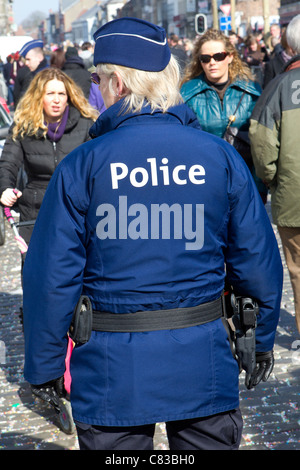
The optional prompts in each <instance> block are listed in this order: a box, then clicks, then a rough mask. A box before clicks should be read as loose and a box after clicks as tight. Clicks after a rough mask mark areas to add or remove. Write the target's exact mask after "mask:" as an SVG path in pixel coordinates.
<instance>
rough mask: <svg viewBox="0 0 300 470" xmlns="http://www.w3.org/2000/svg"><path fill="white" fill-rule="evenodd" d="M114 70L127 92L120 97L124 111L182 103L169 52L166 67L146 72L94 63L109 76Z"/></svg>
mask: <svg viewBox="0 0 300 470" xmlns="http://www.w3.org/2000/svg"><path fill="white" fill-rule="evenodd" d="M115 72H118V73H119V75H120V76H121V78H122V81H123V84H124V86H125V87H126V88H127V90H128V94H127V95H126V96H125V98H124V108H125V109H126V111H135V112H140V111H141V109H142V107H143V106H144V105H145V104H146V105H150V107H151V110H152V112H153V111H156V110H160V111H162V112H166V111H167V110H168V109H169V108H170V107H171V106H175V105H177V104H179V103H182V102H183V100H182V97H181V95H180V91H179V82H180V69H179V65H178V63H177V60H176V59H175V57H173V56H171V59H170V62H169V64H168V65H167V67H166V68H165V69H164V70H162V71H161V72H146V71H144V70H137V69H133V68H129V67H123V66H121V65H114V64H98V65H97V73H98V74H100V73H104V74H105V75H106V76H108V77H112V76H113V74H114V73H115Z"/></svg>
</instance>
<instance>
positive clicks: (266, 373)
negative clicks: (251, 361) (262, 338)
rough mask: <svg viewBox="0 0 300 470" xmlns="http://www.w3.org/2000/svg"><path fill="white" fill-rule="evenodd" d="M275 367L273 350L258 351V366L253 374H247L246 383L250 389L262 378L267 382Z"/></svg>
mask: <svg viewBox="0 0 300 470" xmlns="http://www.w3.org/2000/svg"><path fill="white" fill-rule="evenodd" d="M273 367H274V355H273V351H268V352H257V353H256V367H255V369H254V371H253V372H252V373H251V374H247V375H246V379H245V385H246V387H247V389H248V390H250V389H251V388H254V387H256V385H257V384H259V382H260V381H261V380H262V381H263V382H266V381H267V380H268V378H269V377H270V374H271V372H272V370H273Z"/></svg>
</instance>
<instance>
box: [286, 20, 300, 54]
mask: <svg viewBox="0 0 300 470" xmlns="http://www.w3.org/2000/svg"><path fill="white" fill-rule="evenodd" d="M286 40H287V43H288V45H289V46H290V48H291V49H292V50H293V53H294V54H300V15H297V16H295V17H294V18H293V19H292V20H291V21H290V23H289V24H288V27H287V29H286Z"/></svg>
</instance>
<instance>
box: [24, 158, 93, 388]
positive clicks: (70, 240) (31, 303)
mask: <svg viewBox="0 0 300 470" xmlns="http://www.w3.org/2000/svg"><path fill="white" fill-rule="evenodd" d="M70 155H71V154H70ZM70 155H69V156H70ZM65 160H68V157H66V158H65V159H64V160H63V161H62V162H61V163H60V165H59V166H58V168H57V170H56V172H55V173H54V175H53V176H52V178H51V180H50V183H49V185H48V188H47V191H46V194H45V196H44V200H43V204H42V207H41V209H40V211H39V215H38V218H37V221H36V224H35V227H34V230H33V234H32V238H31V241H30V244H29V250H28V252H27V256H26V261H25V265H24V270H23V309H24V337H25V367H24V375H25V377H26V380H28V382H29V383H32V384H41V383H45V382H47V381H49V380H53V379H55V378H58V377H61V376H62V375H63V374H64V372H65V357H66V351H67V332H68V329H69V326H70V323H71V319H72V314H73V311H74V307H75V305H76V303H77V301H78V299H79V297H80V295H81V290H82V282H83V273H84V267H85V259H86V253H85V236H86V229H85V207H84V206H85V205H87V204H88V203H86V204H85V202H86V201H87V200H88V193H87V190H85V189H83V186H84V185H78V181H77V182H76V181H75V179H76V178H73V177H72V176H70V175H69V172H68V168H67V165H66V164H65ZM84 161H85V160H84V159H79V163H78V165H79V167H76V168H74V173H75V174H77V175H80V174H83V173H84V170H83V169H82V167H80V165H83V164H84ZM82 180H84V178H82ZM76 191H78V193H79V194H80V198H79V197H77V192H76ZM57 240H59V243H57Z"/></svg>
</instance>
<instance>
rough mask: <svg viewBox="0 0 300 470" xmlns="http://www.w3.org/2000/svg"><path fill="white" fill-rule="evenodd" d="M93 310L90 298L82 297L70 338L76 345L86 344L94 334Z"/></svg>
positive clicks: (75, 310)
mask: <svg viewBox="0 0 300 470" xmlns="http://www.w3.org/2000/svg"><path fill="white" fill-rule="evenodd" d="M92 321H93V308H92V304H91V301H90V299H89V297H87V296H86V295H81V296H80V298H79V300H78V303H77V305H76V307H75V309H74V314H73V318H72V322H71V325H70V329H69V336H70V338H71V339H72V340H73V341H74V343H76V344H85V343H87V342H88V341H89V339H90V337H91V334H92Z"/></svg>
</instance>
